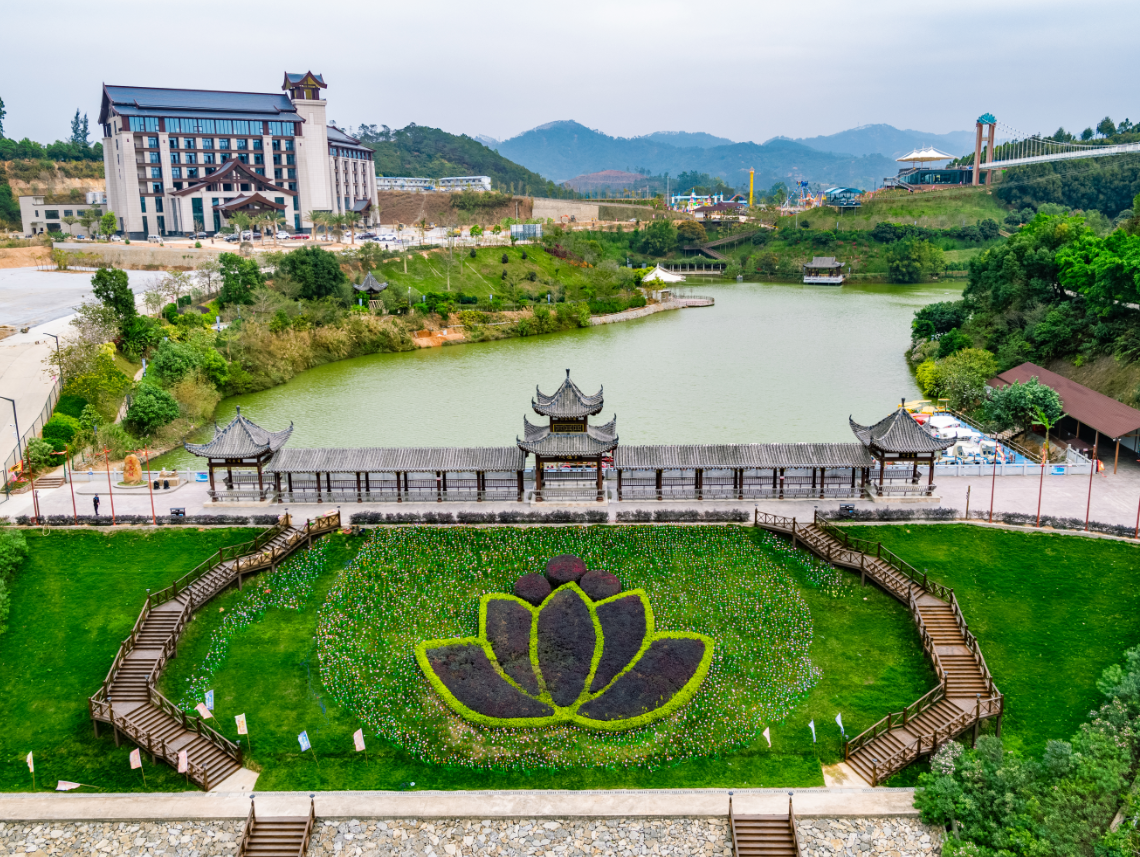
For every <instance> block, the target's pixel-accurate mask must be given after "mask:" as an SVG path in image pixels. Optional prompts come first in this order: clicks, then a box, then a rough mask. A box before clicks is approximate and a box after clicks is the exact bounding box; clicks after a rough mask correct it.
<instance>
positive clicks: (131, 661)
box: [88, 511, 340, 791]
mask: <svg viewBox="0 0 1140 857" xmlns="http://www.w3.org/2000/svg"><path fill="white" fill-rule="evenodd" d="M339 527H340V512H339V511H337V512H332V513H330V514H327V515H324V516H322V517H320V518H317V519H315V520H312V521H308V522H306V524H305V526H304V527H294V526H293V525H292V521H291V519H290V517H289V515H287V514H286V515H284V516H283V517H282V519H281V521H280V522H279V523H278V524H277V525H276V526H273V527H271V528H270V529H268V530H266V531H265V532H264V533H262V534H261V535H259V536H258V537H257V538H256V539H254V540H253V541H251V542H246V543H245V544H241V545H235V546H233V547H228V548H222V549H221V550H219V551H218V553H217V555H216V556H213V557H211V558H210V559H208V560H206V561H205V562H203V563H201V564H200V565H199V566H198V567H197V568H195V569H194V570H193V571H191V572H190V573H189V574H186V575H184V576H183V577H182V578H180V579H179V580H177V581H175V582H174V583H172V584H171V585H170V586H168V587H166V588H165V589H162V590H160V591H158V592H155V593H147V598H146V602H145V604H144V605H143V609H142V612H141V613H140V614H139V618H138V620H136V622H135V627H134V629H133V630H132V631H131V635H130V636H129V637H127V639H126V640H124V641H123V644H122V645H121V646H120V647H119V652H118V654H117V655H115V660H114V663H112V664H111V669H110V671H109V672H108V673H107V678H106V679H105V680H104V681H103V685H102V687H100V688H99V690H98V691H97V692H96V693H95V695H94V696H92V697H91V698H90V699H89V700H88V707H89V709H90V711H91V720H92V722H93V723H94V724H95V735H96V736H98V735H99V723H100V722H103V723H109V724H110V725H111V728H112V730H113V731H114V735H115V746H116V747H117V746H119V743H120V740H121V738H122V737H125V738H126V739H127V740H128V741H132V742H134V743H135V744H136V745H138V747H139V748H140V749H141V750H143V751H144V752H146V753H147V754H148V755H149V756H150V757H151V761H152V762H157V761H158V760H159V759H161V760H163V761H165V762H167V763H168V764H170V765H171V766H173V767H174V768H175V770H177V771H178V772H179V773H181V774H184V775H185V777H186V781H187V782H191V781H192V782H194V783H196V784H197V785H199V786H201V787H202V788H203V789H205V790H206V791H209V790H210V789H211V788H212V787H214V786H216V785H218V784H219V783H221V782H222V781H223V780H225V779H226V778H227V777H229V776H231V775H232V774H234V773H236V772H237V771H238V770H239V769H240V768H241V766H242V749H241V747H240V746H238V745H237V744H234V743H233V742H232V741H230V740H229V739H228V738H226V737H225V736H223V735H221V734H219V733H218V732H216V731H215V730H214V729H212V728H211V727H210V726H209V725H208V724H207V723H206V722H205V721H203V720H202V718H201V717H195V716H191V715H188V714H186V712H184V711H182V710H181V709H180V708H179V707H178V706H177V705H175V704H174V703H172V702H171V701H170V700H168V699H167V698H166V697H165V696H163V695H162V694H161V693H159V692H158V690H157V688H156V687H155V685H156V684H157V682H158V679H159V677H160V676H161V675H162V670H163V668H164V667H165V666H166V663H167V661H169V660H170V659H171V658H173V657H175V656H176V655H177V654H178V639H179V637H181V636H182V631H183V630H184V629H185V627H186V623H187V622H189V621H190V619H191V618H192V617H193V615H194V612H195V611H196V610H198V608H200V607H201V606H202V605H204V604H205V603H206V602H207V601H209V600H210V599H211V598H213V597H214V596H215V595H217V594H218V593H219V592H221V591H222V590H223V589H225V588H226V587H227V586H229V585H230V584H233V583H236V584H237V585H238V588H239V589H240V588H241V585H242V582H243V581H244V579H245V578H246V577H247V576H249V575H251V574H255V573H256V572H259V571H263V570H265V569H270V570H273V569H275V568H276V567H277V564H278V563H280V562H281V561H283V560H284V559H286V558H287V557H288V556H289V555H290V554H292V553H293V552H294V551H296V550H297V549H298V548H300V547H311V546H312V544H313V539H315V538H318V537H319V536H322V535H324V534H326V533H331V532H333V531H334V530H336V529H338V528H339Z"/></svg>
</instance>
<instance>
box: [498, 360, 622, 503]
mask: <svg viewBox="0 0 1140 857" xmlns="http://www.w3.org/2000/svg"><path fill="white" fill-rule="evenodd" d="M602 402H603V399H602V390H601V388H599V389H598V392H597V393H594V394H593V395H592V396H587V395H586V394H585V393H583V392H582V391H581V390H580V389H579V388H578V385H577V384H575V383H574V382H573V381H571V380H570V370H569V369H567V370H566V380H564V381H563V382H562V386H560V387H559V388H558V389H557V390H555V391H554V393H553V394H552V395H549V396H548V395H546V394H545V393H543V392H542V390H540V389H538V388H537V387H536V388H535V397H534V399H532V400H531V407H532V408H533V409H534V412H535V413H536V414H538V415H539V416H544V417H548V418H549V419H550V422H549V424H548V425H534V424H533V423H531V422H530V421H529V420H528V419H527V418H526V417H523V437H522V438H516V440H517V442H518V447H519V449H521V450H522V451H523V453H524V455H527V454H530V455H533V456H534V499H535V500H537V501H541V500H542V499H543V496H542V494H543V488H544V487H545V482H546V477H545V474H544V473H543V467H544V465H546V464H559V463H566V464H572V465H573V464H577V465H583V464H593V465H594V467H595V468H596V486H597V487H596V499H597V500H598V501H599V502H600V501H602V500H604V499H605V493H604V492H605V488H604V486H603V484H602V480H603V474H604V470H603V458H605V456H606V455H608V454H609V453H611V452H613V450H614V448H615V447H617V445H618V436H617V417H616V416H615V417H614V418H613V419H612V420H610V421H609V422H608V423H606V424H605V425H600V426H598V425H590V417H592V416H594V415H596V414H598V413H599V412H601V410H602Z"/></svg>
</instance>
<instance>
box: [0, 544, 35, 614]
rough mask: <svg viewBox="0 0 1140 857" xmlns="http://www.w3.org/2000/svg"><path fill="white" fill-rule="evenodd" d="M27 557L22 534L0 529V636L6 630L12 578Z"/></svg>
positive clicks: (26, 547)
mask: <svg viewBox="0 0 1140 857" xmlns="http://www.w3.org/2000/svg"><path fill="white" fill-rule="evenodd" d="M27 557H28V543H27V541H25V540H24V534H23V533H21V532H20V531H19V530H13V529H12V528H11V527H5V528H3V529H0V634H3V633H4V632H5V631H6V630H8V609H9V607H10V606H11V591H12V587H11V584H12V578H13V577H15V574H16V572H17V571H18V570H19V568H20V565H21V563H23V561H24V560H25V559H27Z"/></svg>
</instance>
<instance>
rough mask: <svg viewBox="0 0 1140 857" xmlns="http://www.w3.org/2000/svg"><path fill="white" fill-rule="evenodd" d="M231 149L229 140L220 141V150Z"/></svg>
mask: <svg viewBox="0 0 1140 857" xmlns="http://www.w3.org/2000/svg"><path fill="white" fill-rule="evenodd" d="M229 147H230V141H229V140H227V139H221V140H218V148H219V149H228V148H229Z"/></svg>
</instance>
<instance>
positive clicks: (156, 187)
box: [150, 182, 162, 193]
mask: <svg viewBox="0 0 1140 857" xmlns="http://www.w3.org/2000/svg"><path fill="white" fill-rule="evenodd" d="M150 192H151V193H162V182H152V183H151V186H150Z"/></svg>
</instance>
